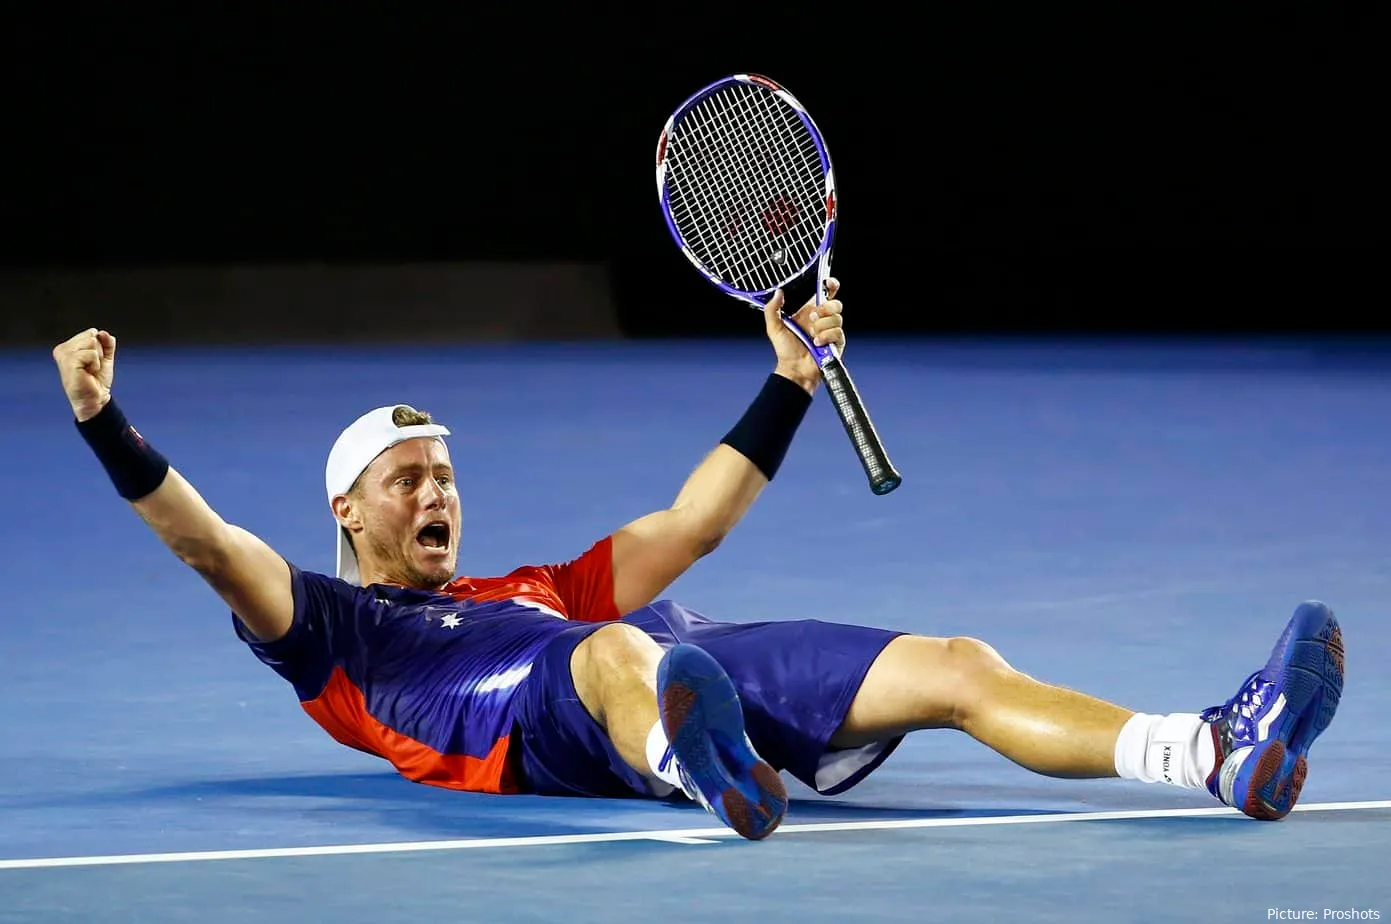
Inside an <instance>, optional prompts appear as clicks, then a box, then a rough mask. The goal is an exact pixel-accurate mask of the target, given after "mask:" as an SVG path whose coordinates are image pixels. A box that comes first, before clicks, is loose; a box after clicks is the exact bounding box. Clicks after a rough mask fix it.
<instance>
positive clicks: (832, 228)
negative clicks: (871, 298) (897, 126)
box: [656, 74, 903, 495]
mask: <svg viewBox="0 0 1391 924" xmlns="http://www.w3.org/2000/svg"><path fill="white" fill-rule="evenodd" d="M735 84H744V85H748V86H757V87H762V88H763V89H765V90H768V91H770V92H772V93H774V94H776V95H777V96H778V98H780V99H781V100H782V101H783V102H784V103H786V104H787V105H788V106H789V107H791V108H792V110H793V111H794V112H795V113H796V114H797V117H798V118H799V119H801V121H802V125H803V126H804V127H805V128H806V130H807V134H808V135H809V136H810V138H811V141H812V144H813V145H814V146H815V148H816V155H817V157H818V158H819V160H820V162H821V167H822V170H823V172H824V174H825V190H824V196H823V199H822V201H823V202H824V203H825V206H826V217H825V224H824V227H823V230H822V234H821V242H820V244H819V245H818V246H817V248H816V251H815V252H814V253H813V254H812V255H811V256H810V257H809V258H808V259H807V260H806V261H805V262H803V263H802V265H801V266H798V267H795V268H794V269H792V270H790V271H789V272H788V274H787V275H786V276H785V277H784V278H782V279H781V280H779V281H778V282H776V283H774V284H773V285H771V286H768V287H767V288H764V289H759V290H746V289H741V288H739V287H737V286H733V285H730V284H729V283H728V282H726V281H725V280H723V279H721V278H720V277H719V276H717V275H716V274H714V273H712V272H711V271H710V270H709V269H708V268H707V267H706V266H705V264H704V263H702V262H701V260H700V258H699V257H697V256H696V255H695V252H694V251H693V250H692V249H691V246H690V244H689V243H688V242H687V241H686V239H685V237H684V236H683V235H682V234H681V231H680V229H679V228H678V227H677V225H676V221H675V219H674V218H673V217H672V214H671V197H670V192H669V190H668V187H667V183H666V178H667V167H668V161H667V157H666V154H667V143H668V141H669V139H670V137H671V132H672V130H673V129H674V128H675V127H676V125H677V124H678V123H679V122H680V121H681V120H682V118H684V117H685V115H686V113H688V112H690V111H691V110H692V109H694V108H695V107H696V106H698V105H699V104H700V103H701V102H703V101H704V100H705V99H707V98H709V97H711V96H713V95H715V94H716V93H719V92H720V91H722V90H724V89H726V88H727V87H730V86H732V85H735ZM656 179H657V198H658V201H659V202H660V204H661V209H662V218H663V220H665V222H666V225H667V230H668V231H669V232H670V233H671V236H672V239H673V240H674V241H675V242H676V244H677V246H678V248H679V249H680V250H681V253H683V254H685V256H686V259H687V260H689V261H690V262H691V265H692V266H694V267H695V268H696V269H697V270H698V271H699V272H700V274H701V275H702V276H704V277H705V278H706V280H707V281H709V282H710V284H711V285H713V286H715V287H716V288H717V289H719V290H720V291H722V292H724V293H725V294H727V295H729V296H732V297H733V298H736V299H739V300H740V301H743V302H746V303H748V304H749V305H750V306H751V307H753V308H755V309H756V310H758V311H763V310H764V309H765V308H766V307H767V306H768V301H769V300H770V299H771V298H772V296H773V294H774V293H775V292H777V290H778V289H785V288H786V287H787V286H789V285H790V284H792V283H793V282H796V281H797V280H798V279H801V278H802V277H803V276H805V275H806V274H807V272H808V271H809V270H810V269H811V268H812V267H813V266H815V267H816V291H815V294H814V295H813V299H814V303H815V304H817V305H820V304H821V303H822V301H823V299H824V298H825V296H826V295H827V292H826V281H827V280H828V279H829V278H830V275H831V251H832V250H833V248H834V245H835V235H836V222H837V220H838V218H839V211H840V199H839V196H838V194H837V191H836V181H835V170H834V168H833V167H832V164H831V155H830V151H829V150H828V149H827V147H826V142H825V139H824V138H823V137H822V135H821V130H820V129H819V128H818V127H817V125H816V122H815V121H814V120H813V119H812V117H811V114H810V113H809V112H808V111H807V108H806V107H805V106H803V105H802V103H801V102H800V101H799V100H798V99H797V98H796V97H795V96H793V95H792V94H791V93H790V92H789V91H788V90H787V89H786V88H785V87H783V86H782V85H781V84H779V83H777V82H776V81H774V80H771V79H769V78H767V77H764V76H762V75H761V74H734V75H731V76H729V77H725V78H722V79H720V80H717V81H715V82H714V83H712V84H709V85H708V86H706V87H703V88H701V89H700V90H698V91H696V92H695V93H693V94H691V96H690V97H688V98H687V99H686V100H685V101H684V102H683V103H682V104H681V105H680V106H678V107H677V108H676V110H675V111H674V112H673V113H672V114H671V116H670V117H668V119H667V121H666V124H665V125H664V126H663V127H662V133H661V135H660V136H659V137H658V140H657V167H656ZM787 307H788V306H787V305H784V306H783V311H782V312H781V318H782V323H783V326H785V327H786V328H787V329H788V330H790V331H791V332H792V333H793V334H794V335H795V336H796V337H797V339H798V340H800V341H801V342H802V345H803V346H805V347H806V348H807V350H808V351H809V352H810V353H811V355H812V356H813V357H814V358H815V360H816V364H817V366H818V367H820V369H821V372H822V378H823V379H824V380H825V381H826V382H827V384H828V386H830V387H831V389H832V392H833V398H834V401H835V404H836V410H837V412H838V413H839V414H840V417H841V421H842V423H844V425H845V428H846V431H847V433H848V434H849V436H850V438H851V441H852V442H853V443H854V444H855V446H856V449H857V450H858V452H859V454H860V459H861V462H862V463H863V464H864V466H865V472H866V475H868V476H869V479H870V489H871V490H872V491H873V492H874V493H875V494H880V495H882V494H888V493H889V492H890V491H893V490H894V489H895V488H897V487H898V486H899V485H900V484H901V483H902V480H903V479H902V476H900V475H899V473H898V472H897V471H896V470H895V469H894V467H893V464H892V463H890V462H889V460H888V457H887V456H886V455H885V454H884V449H883V445H882V444H881V443H880V442H879V438H878V435H877V434H875V433H874V428H873V424H872V423H870V421H869V417H868V415H867V414H866V413H865V411H864V406H863V404H862V403H861V402H860V398H859V393H858V391H857V390H856V388H855V385H854V382H853V381H851V379H850V377H849V373H848V372H847V371H846V370H845V367H844V364H843V363H842V362H841V358H840V350H839V349H838V348H836V347H835V346H834V345H833V344H818V343H816V342H815V340H814V339H813V338H812V337H811V336H810V335H808V334H807V332H806V331H804V330H803V329H802V327H801V325H799V324H798V323H797V322H796V321H794V320H792V318H790V317H789V316H788V315H787V313H786V312H787ZM794 311H795V309H794Z"/></svg>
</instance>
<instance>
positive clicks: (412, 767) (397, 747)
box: [300, 667, 520, 793]
mask: <svg viewBox="0 0 1391 924" xmlns="http://www.w3.org/2000/svg"><path fill="white" fill-rule="evenodd" d="M300 705H301V706H303V707H304V711H305V712H307V713H309V717H310V718H312V719H313V720H314V721H315V722H317V723H319V725H320V726H321V727H322V728H323V729H324V730H325V731H327V732H328V733H329V734H330V735H332V736H333V738H334V740H336V741H338V742H339V743H340V744H346V745H347V746H348V747H350V748H356V749H358V750H359V751H366V752H367V753H369V754H375V755H376V756H378V757H384V758H386V759H387V760H389V761H391V764H392V766H394V767H395V768H396V769H397V770H398V771H400V773H401V775H402V776H404V777H405V778H406V779H408V780H414V781H415V782H417V783H426V784H428V785H430V786H441V787H444V788H445V789H462V790H465V791H467V792H488V793H515V792H519V791H520V790H519V787H518V786H517V783H516V780H515V779H514V778H513V776H512V770H511V767H510V766H509V765H508V762H507V748H508V738H507V737H506V736H504V737H502V738H499V739H498V741H497V743H496V744H494V745H493V748H492V750H491V751H489V752H488V756H487V757H482V758H479V757H469V756H466V755H463V754H441V753H440V752H439V751H436V750H435V749H434V748H432V747H429V746H428V745H424V744H421V743H420V742H419V741H416V740H415V739H414V738H410V737H408V736H406V735H403V734H401V733H400V732H398V731H396V730H395V729H393V728H388V727H387V726H386V725H383V724H382V723H381V722H380V721H378V720H377V718H376V717H375V716H373V715H372V714H371V713H370V712H368V711H367V699H366V697H364V696H363V695H362V691H361V690H359V689H358V688H357V687H356V686H354V685H353V682H352V681H351V680H349V679H348V675H347V674H346V673H344V672H343V669H342V668H341V667H335V668H334V669H333V673H332V675H330V677H329V681H328V686H326V687H324V691H323V692H322V693H320V694H319V695H318V696H317V697H316V698H314V699H312V700H310V701H309V702H307V703H301V704H300Z"/></svg>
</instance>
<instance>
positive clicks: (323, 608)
mask: <svg viewBox="0 0 1391 924" xmlns="http://www.w3.org/2000/svg"><path fill="white" fill-rule="evenodd" d="M290 589H291V593H292V594H293V595H294V608H295V609H294V619H293V621H292V622H291V624H290V630H289V631H288V632H286V633H285V635H284V636H283V637H282V638H278V639H276V640H275V641H273V642H263V641H260V640H258V639H257V638H256V637H255V636H254V635H252V634H251V631H250V630H249V629H247V627H246V625H245V623H243V622H242V621H241V619H240V618H239V617H238V616H237V615H236V614H235V613H233V614H232V626H233V628H234V629H235V630H236V633H237V637H238V638H240V639H241V640H242V641H243V642H245V643H246V646H247V647H248V648H250V649H251V653H252V654H254V655H255V656H256V657H257V658H258V659H260V661H261V663H262V664H265V665H266V666H267V667H269V668H270V669H271V670H273V671H275V672H276V673H277V674H279V675H280V676H281V677H283V678H284V679H285V680H287V681H289V683H290V684H291V686H293V687H294V688H295V693H296V694H297V695H298V696H299V698H300V701H301V702H308V701H310V700H312V699H315V698H316V697H318V696H319V694H320V693H322V692H323V691H324V687H326V686H327V685H328V681H329V677H330V676H331V675H332V673H333V667H334V665H335V664H336V663H337V662H338V660H339V658H338V655H339V653H340V650H341V649H342V648H343V646H344V645H345V644H348V643H349V642H350V637H352V636H355V635H356V634H357V633H358V632H359V631H360V627H359V626H358V625H357V620H356V619H355V614H356V610H357V606H356V604H357V602H358V597H359V595H360V594H361V591H362V589H361V588H359V587H354V586H352V585H350V584H348V583H347V582H345V581H340V580H336V579H334V578H330V577H328V576H327V575H323V574H315V573H313V572H311V571H301V570H300V569H298V568H296V567H295V566H294V565H290Z"/></svg>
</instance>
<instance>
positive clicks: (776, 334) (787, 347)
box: [613, 279, 845, 613]
mask: <svg viewBox="0 0 1391 924" xmlns="http://www.w3.org/2000/svg"><path fill="white" fill-rule="evenodd" d="M827 289H828V295H829V296H830V298H829V299H828V300H827V301H825V302H823V303H822V304H820V305H816V304H814V303H812V302H808V303H807V304H805V305H803V306H802V307H801V308H800V309H799V310H798V311H797V313H796V314H794V315H792V320H794V321H795V322H796V323H798V324H799V325H800V326H801V327H802V329H803V330H804V331H806V332H807V333H808V334H809V335H810V336H812V337H813V338H814V339H815V341H816V342H817V343H818V344H824V343H834V344H836V345H837V346H839V347H841V348H844V346H845V333H844V331H843V330H842V329H841V303H840V302H839V301H838V300H836V299H835V295H836V293H837V292H838V290H839V283H838V282H836V280H834V279H832V280H829V281H828V284H827ZM782 303H783V296H782V293H781V292H778V293H777V294H776V295H775V296H774V298H773V300H772V301H770V302H769V303H768V307H767V309H765V311H764V321H765V325H766V328H767V333H768V339H769V340H770V341H771V342H772V344H773V351H774V353H775V354H776V357H777V365H776V366H775V368H774V371H773V374H772V375H771V376H769V377H768V380H767V382H766V383H765V384H764V386H763V389H762V391H760V392H759V393H758V395H757V397H755V398H754V400H753V402H752V403H751V404H750V405H749V408H748V410H747V411H746V412H745V413H744V416H743V417H742V418H741V419H740V420H739V422H738V423H736V424H735V426H734V428H733V429H732V430H730V431H729V433H728V434H727V435H726V436H725V438H724V439H723V440H722V441H721V442H720V444H719V445H717V446H716V447H715V448H714V450H713V451H712V452H711V453H710V454H709V455H707V456H706V457H705V459H704V460H703V461H702V462H701V463H700V465H699V466H697V467H696V469H695V471H694V472H692V473H691V476H690V477H689V478H688V479H686V483H685V484H684V485H682V487H681V491H680V492H679V493H678V494H677V496H676V500H675V501H674V502H673V503H672V505H671V507H670V508H668V509H666V510H659V511H657V512H655V513H650V514H648V515H647V516H645V517H641V518H640V519H637V520H634V521H633V522H631V523H629V524H628V525H626V526H624V527H623V528H622V529H620V530H618V531H617V532H615V533H614V534H613V596H614V604H615V605H616V606H617V608H618V611H619V612H620V613H628V612H631V611H632V610H635V609H637V608H638V607H640V606H643V605H645V604H647V603H650V602H651V601H652V600H653V598H655V597H656V596H657V595H658V594H660V593H661V592H662V591H663V590H665V589H666V588H667V586H668V585H670V584H671V582H672V581H674V580H676V579H677V578H678V577H680V576H681V575H682V574H684V573H685V572H686V570H687V569H688V568H690V567H691V565H693V564H695V562H696V561H697V560H699V559H700V558H702V557H703V556H705V555H708V554H709V553H710V552H712V551H714V549H715V548H716V546H718V545H719V544H720V542H722V541H723V540H724V537H725V536H726V535H728V534H729V531H730V530H731V529H733V528H734V526H735V524H736V523H738V522H739V520H740V519H742V518H743V516H744V514H745V513H747V512H748V509H749V507H751V506H752V505H753V502H754V501H755V500H756V499H757V498H758V495H759V494H760V493H762V491H763V489H764V488H765V487H766V486H767V485H768V482H769V481H771V480H772V478H773V475H774V474H776V472H777V470H778V467H779V466H780V465H781V464H782V460H783V456H784V455H785V454H786V452H787V449H788V446H789V445H790V444H791V442H792V438H793V436H794V435H795V434H796V432H797V428H798V426H800V424H801V422H802V418H803V417H804V416H805V414H806V411H807V407H808V406H810V404H811V398H812V395H813V394H814V393H815V391H816V387H817V384H818V383H819V382H820V381H821V370H820V369H819V367H818V366H817V365H816V361H815V359H814V358H813V357H812V356H811V354H810V353H809V352H808V351H807V348H806V347H805V346H803V344H802V342H801V341H800V340H798V339H797V337H796V336H794V335H793V334H792V333H791V332H790V331H788V330H787V329H786V328H785V327H784V326H783V322H782V317H781V312H782Z"/></svg>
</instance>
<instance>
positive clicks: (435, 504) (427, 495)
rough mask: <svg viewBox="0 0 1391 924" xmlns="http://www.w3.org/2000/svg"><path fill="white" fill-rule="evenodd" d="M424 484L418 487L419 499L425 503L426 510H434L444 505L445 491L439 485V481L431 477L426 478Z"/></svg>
mask: <svg viewBox="0 0 1391 924" xmlns="http://www.w3.org/2000/svg"><path fill="white" fill-rule="evenodd" d="M425 482H426V483H425V485H424V486H423V487H422V488H421V489H420V499H421V502H422V503H423V504H424V505H425V509H426V510H434V509H436V508H439V507H443V506H444V498H445V491H444V488H442V487H440V483H439V482H438V481H436V480H435V479H433V478H427V479H426V480H425Z"/></svg>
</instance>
